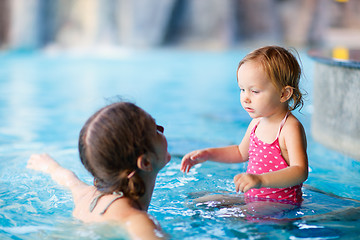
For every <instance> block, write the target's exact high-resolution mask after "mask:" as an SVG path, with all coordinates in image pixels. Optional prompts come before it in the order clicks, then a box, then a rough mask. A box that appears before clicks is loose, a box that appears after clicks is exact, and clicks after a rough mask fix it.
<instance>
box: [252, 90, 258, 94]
mask: <svg viewBox="0 0 360 240" xmlns="http://www.w3.org/2000/svg"><path fill="white" fill-rule="evenodd" d="M251 92H252V93H255V94H256V93H259V91H257V90H251Z"/></svg>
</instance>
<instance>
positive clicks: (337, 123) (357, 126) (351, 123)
mask: <svg viewBox="0 0 360 240" xmlns="http://www.w3.org/2000/svg"><path fill="white" fill-rule="evenodd" d="M310 56H312V57H313V58H314V59H315V61H316V62H315V67H314V90H313V91H314V99H313V103H314V113H313V116H312V128H311V131H312V134H313V137H314V139H315V140H317V141H319V142H320V143H322V144H324V145H326V146H328V147H331V148H333V149H335V150H337V151H340V152H342V153H344V154H347V155H348V156H350V157H353V158H355V159H357V160H360V148H359V146H360V61H357V60H356V55H355V57H354V58H351V56H350V58H349V59H334V58H331V57H326V56H325V54H324V53H323V52H322V53H319V52H314V51H313V52H310Z"/></svg>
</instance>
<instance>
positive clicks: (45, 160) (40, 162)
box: [26, 153, 60, 174]
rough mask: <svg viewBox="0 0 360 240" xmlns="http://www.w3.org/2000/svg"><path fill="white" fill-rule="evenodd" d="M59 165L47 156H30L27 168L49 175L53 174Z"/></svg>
mask: <svg viewBox="0 0 360 240" xmlns="http://www.w3.org/2000/svg"><path fill="white" fill-rule="evenodd" d="M59 166H60V165H59V164H58V163H57V162H56V161H55V160H54V159H53V158H52V157H50V156H49V155H48V154H46V153H42V154H32V155H31V156H30V159H29V161H28V164H27V166H26V167H27V168H30V169H33V170H37V171H41V172H45V173H50V174H51V172H53V171H54V170H55V169H56V168H58V167H59Z"/></svg>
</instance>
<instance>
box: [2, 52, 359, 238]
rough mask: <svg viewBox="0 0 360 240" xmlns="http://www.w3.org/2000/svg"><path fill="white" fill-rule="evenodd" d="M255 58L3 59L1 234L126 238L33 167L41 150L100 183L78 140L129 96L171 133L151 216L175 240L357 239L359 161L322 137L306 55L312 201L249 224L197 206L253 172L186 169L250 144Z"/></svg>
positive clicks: (304, 116)
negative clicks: (199, 159)
mask: <svg viewBox="0 0 360 240" xmlns="http://www.w3.org/2000/svg"><path fill="white" fill-rule="evenodd" d="M248 51H249V49H242V50H232V51H219V52H217V51H214V52H207V51H204V52H203V51H184V50H174V49H161V50H148V51H145V50H144V51H131V50H124V49H117V50H113V51H111V52H108V53H106V52H92V53H89V52H87V53H81V52H74V51H73V52H68V53H64V52H62V53H57V52H4V53H1V54H0V66H1V67H0V116H1V118H0V143H1V144H0V239H121V238H126V237H125V236H126V234H125V233H124V231H123V229H121V228H118V227H115V226H111V225H108V224H84V223H81V222H80V221H78V220H76V219H74V218H73V217H72V215H71V212H72V208H73V203H72V198H71V194H70V193H69V192H68V191H67V190H65V189H64V188H62V187H60V186H58V185H56V184H55V183H54V182H53V181H52V180H51V179H50V178H49V176H47V175H44V174H41V173H38V172H35V171H32V170H28V169H26V162H27V160H28V158H29V156H30V155H31V154H32V153H41V152H47V153H49V154H50V155H52V156H53V157H54V158H55V159H56V160H58V161H59V162H60V164H62V165H63V166H64V167H67V168H70V169H72V170H73V171H74V172H75V173H76V174H77V175H78V176H79V177H80V178H81V179H82V180H84V181H86V182H88V183H91V182H92V179H91V177H90V175H89V174H88V173H87V172H86V171H85V170H84V168H83V167H82V165H81V163H80V160H79V157H78V153H77V138H78V133H79V130H80V128H81V127H82V125H83V123H84V122H85V121H86V119H87V118H88V117H89V116H90V115H91V114H93V113H94V112H95V111H96V110H97V109H98V108H100V107H102V106H104V105H106V104H108V103H110V102H113V101H115V100H117V99H119V96H121V98H122V99H126V100H130V101H133V102H135V103H137V104H138V105H139V106H141V107H142V108H144V109H145V110H146V111H148V112H149V113H150V114H152V115H153V116H154V117H155V119H156V121H157V122H158V123H159V124H162V125H163V126H164V127H165V134H166V136H167V138H168V142H169V152H170V153H171V154H172V156H173V157H172V161H171V162H170V163H169V164H168V165H167V166H166V167H165V168H164V169H163V170H162V171H161V172H160V174H159V177H158V182H157V185H156V188H155V192H154V195H153V199H152V202H151V205H150V208H149V213H150V214H151V215H153V216H154V217H155V218H156V219H157V220H158V221H159V222H160V224H161V225H162V227H163V230H164V231H165V232H166V233H167V234H168V235H169V236H170V238H171V239H353V238H357V237H358V236H359V234H360V220H359V217H360V210H359V209H360V203H359V200H360V197H359V196H360V164H359V162H358V161H355V160H354V159H351V158H349V157H347V156H344V155H342V154H340V153H337V152H335V151H332V150H330V149H327V148H325V147H324V146H322V145H321V144H319V143H317V142H315V141H314V140H313V139H312V137H311V114H312V111H313V108H312V98H313V96H312V71H313V69H312V68H313V63H312V61H311V60H310V59H309V58H308V57H307V56H306V54H304V53H303V52H300V55H301V58H302V64H303V67H304V72H305V78H303V79H302V87H303V88H304V89H306V91H307V92H308V95H307V97H306V98H307V101H306V102H305V107H304V108H303V109H302V111H301V113H299V112H296V113H295V114H296V116H297V117H298V118H299V119H300V120H301V121H302V122H303V124H304V126H305V130H306V133H307V137H308V155H309V164H310V175H309V179H308V180H307V181H306V183H305V184H306V185H308V186H309V187H308V186H305V187H304V199H305V200H304V203H303V205H302V206H301V207H300V208H297V209H294V210H291V211H288V212H282V213H281V214H277V215H276V216H271V218H254V219H251V220H249V219H246V218H244V217H242V216H241V215H239V214H234V212H233V209H231V208H227V207H222V208H218V207H212V206H199V205H196V204H195V203H193V201H192V200H193V198H194V197H195V196H200V195H202V194H205V193H225V194H234V185H233V181H232V179H233V176H234V175H235V174H237V173H239V172H242V171H245V169H246V165H245V164H232V165H228V164H219V163H212V162H208V163H204V164H201V165H197V166H195V167H194V168H193V169H192V171H191V172H190V173H189V174H183V173H181V172H180V171H179V168H180V160H181V157H182V156H183V155H184V154H186V153H187V152H188V151H191V150H194V149H198V148H204V147H215V146H224V145H230V144H237V143H239V142H240V141H241V139H242V136H243V134H244V133H245V131H246V128H247V125H248V123H249V121H250V118H249V116H248V114H247V113H246V112H245V111H244V110H243V109H242V108H241V105H240V102H239V90H238V88H237V84H236V73H235V71H236V68H237V64H238V62H239V60H240V59H241V58H242V57H243V56H245V54H246V53H247V52H248ZM313 188H316V189H318V190H319V191H318V190H314V189H313ZM332 194H335V195H336V196H334V195H332Z"/></svg>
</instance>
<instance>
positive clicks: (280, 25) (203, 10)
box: [0, 0, 360, 50]
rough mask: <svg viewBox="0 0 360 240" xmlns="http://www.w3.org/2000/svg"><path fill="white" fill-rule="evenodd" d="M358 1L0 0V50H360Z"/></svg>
mask: <svg viewBox="0 0 360 240" xmlns="http://www.w3.org/2000/svg"><path fill="white" fill-rule="evenodd" d="M359 12H360V1H357V0H206V1H204V0H0V49H2V50H7V49H42V48H51V47H60V48H72V47H82V48H93V47H101V46H120V47H131V48H151V47H162V46H167V47H168V46H171V47H173V46H176V47H186V48H206V49H224V48H234V47H235V48H236V47H239V46H240V47H241V46H243V45H244V44H246V45H249V44H250V45H254V44H255V45H257V44H259V45H263V44H269V43H279V44H286V45H291V46H294V47H304V46H305V47H307V46H322V47H323V46H326V47H333V46H338V45H345V46H346V47H358V46H360V40H359V39H360V15H359V14H358V13H359Z"/></svg>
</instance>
